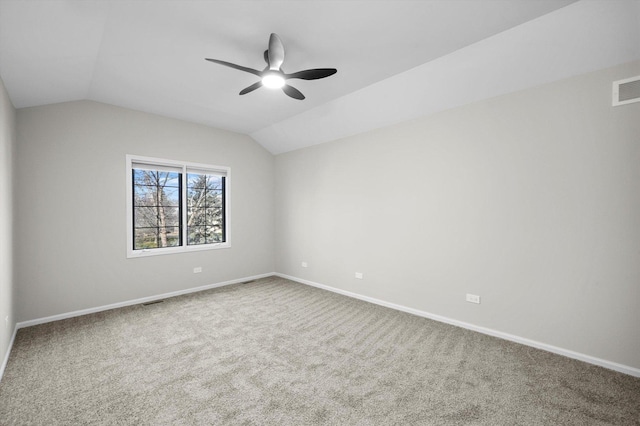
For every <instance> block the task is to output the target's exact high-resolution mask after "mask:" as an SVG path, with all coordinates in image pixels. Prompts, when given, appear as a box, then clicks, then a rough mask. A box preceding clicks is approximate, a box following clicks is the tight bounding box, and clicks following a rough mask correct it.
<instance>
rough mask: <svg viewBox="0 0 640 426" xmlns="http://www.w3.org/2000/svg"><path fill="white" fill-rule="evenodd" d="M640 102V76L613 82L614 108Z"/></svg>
mask: <svg viewBox="0 0 640 426" xmlns="http://www.w3.org/2000/svg"><path fill="white" fill-rule="evenodd" d="M633 102H640V75H639V76H637V77H631V78H625V79H624V80H618V81H614V82H613V106H618V105H626V104H630V103H633Z"/></svg>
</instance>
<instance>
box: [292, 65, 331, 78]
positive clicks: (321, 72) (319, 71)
mask: <svg viewBox="0 0 640 426" xmlns="http://www.w3.org/2000/svg"><path fill="white" fill-rule="evenodd" d="M337 72H338V70H337V69H335V68H316V69H312V70H304V71H298V72H294V73H292V74H285V75H284V78H301V79H302V80H317V79H319V78H325V77H329V76H330V75H333V74H335V73H337Z"/></svg>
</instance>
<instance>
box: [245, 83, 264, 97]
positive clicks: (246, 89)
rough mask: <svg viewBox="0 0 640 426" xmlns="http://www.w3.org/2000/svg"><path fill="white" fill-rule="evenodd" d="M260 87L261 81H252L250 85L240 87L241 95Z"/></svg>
mask: <svg viewBox="0 0 640 426" xmlns="http://www.w3.org/2000/svg"><path fill="white" fill-rule="evenodd" d="M261 87H262V81H259V82H257V83H253V84H252V85H251V86H249V87H245V88H244V89H242V90H241V91H240V94H241V95H246V94H247V93H250V92H253V91H254V90H256V89H259V88H261Z"/></svg>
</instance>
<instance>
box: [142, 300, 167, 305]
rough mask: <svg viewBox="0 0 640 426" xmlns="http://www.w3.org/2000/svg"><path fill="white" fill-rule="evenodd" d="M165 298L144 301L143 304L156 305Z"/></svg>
mask: <svg viewBox="0 0 640 426" xmlns="http://www.w3.org/2000/svg"><path fill="white" fill-rule="evenodd" d="M162 302H164V300H152V301H151V302H146V303H143V304H142V306H149V305H156V304H158V303H162Z"/></svg>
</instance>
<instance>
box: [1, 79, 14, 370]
mask: <svg viewBox="0 0 640 426" xmlns="http://www.w3.org/2000/svg"><path fill="white" fill-rule="evenodd" d="M15 140H16V136H15V110H14V108H13V105H12V104H11V101H10V100H9V95H8V94H7V92H6V90H5V87H4V83H3V82H2V80H1V79H0V365H1V364H2V361H3V360H4V358H5V356H6V354H7V349H8V348H9V341H10V340H11V335H12V334H13V329H14V327H15V315H14V305H15V291H14V279H13V157H14V151H15ZM7 318H8V321H6V319H7ZM0 374H1V372H0Z"/></svg>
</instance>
